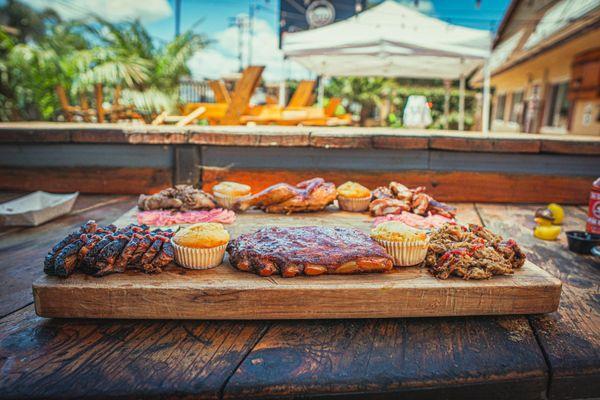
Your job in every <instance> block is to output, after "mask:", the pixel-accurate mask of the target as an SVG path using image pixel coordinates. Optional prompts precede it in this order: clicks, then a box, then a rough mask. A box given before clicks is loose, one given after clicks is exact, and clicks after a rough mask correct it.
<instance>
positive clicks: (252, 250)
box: [227, 226, 393, 278]
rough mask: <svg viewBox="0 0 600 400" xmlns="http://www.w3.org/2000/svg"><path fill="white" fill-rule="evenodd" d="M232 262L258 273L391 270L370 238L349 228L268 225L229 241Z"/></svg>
mask: <svg viewBox="0 0 600 400" xmlns="http://www.w3.org/2000/svg"><path fill="white" fill-rule="evenodd" d="M227 252H228V253H229V260H230V262H231V264H232V265H233V266H234V267H236V268H237V269H239V270H241V271H247V272H253V273H255V274H258V275H261V276H270V275H282V276H283V277H286V278H290V277H294V276H297V275H310V276H314V275H322V274H356V273H364V272H385V271H389V270H391V269H392V266H393V265H392V260H391V257H390V256H389V255H388V254H387V253H386V252H385V249H384V248H383V247H381V246H380V245H379V244H378V243H377V242H375V241H374V240H373V239H371V238H370V237H368V236H367V235H365V234H364V233H362V232H360V231H357V230H355V229H350V228H326V227H322V226H304V227H268V228H262V229H260V230H258V231H256V232H253V233H247V234H244V235H241V236H239V237H238V238H236V239H234V240H232V241H230V242H229V244H228V246H227Z"/></svg>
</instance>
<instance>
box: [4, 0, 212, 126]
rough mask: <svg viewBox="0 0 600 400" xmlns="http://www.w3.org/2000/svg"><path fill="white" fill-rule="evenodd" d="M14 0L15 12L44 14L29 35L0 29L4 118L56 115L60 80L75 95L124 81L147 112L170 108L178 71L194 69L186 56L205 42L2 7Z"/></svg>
mask: <svg viewBox="0 0 600 400" xmlns="http://www.w3.org/2000/svg"><path fill="white" fill-rule="evenodd" d="M9 6H10V7H12V8H11V9H10V10H13V11H14V10H16V11H18V13H17V14H18V15H21V14H24V13H25V14H27V13H29V14H31V15H32V16H31V17H30V18H29V19H30V20H31V21H44V22H43V23H42V24H41V25H40V24H36V25H35V29H33V28H32V29H30V30H31V32H32V33H31V34H28V36H27V37H28V38H29V39H28V40H27V41H19V38H16V37H13V36H11V35H9V34H7V33H5V32H2V31H0V89H1V90H0V119H2V120H7V119H15V118H19V119H52V118H54V117H55V116H56V115H57V112H58V110H59V109H60V107H59V104H58V99H57V98H56V95H55V89H54V88H55V86H56V85H58V84H60V85H62V86H63V87H65V88H66V89H67V90H68V92H69V95H70V96H71V99H72V100H73V99H76V98H79V96H80V95H82V94H89V93H91V92H92V90H93V87H94V85H95V84H97V83H101V84H102V85H103V86H105V87H116V86H117V85H119V86H121V87H122V89H123V90H122V99H121V103H122V104H133V105H135V107H136V108H137V109H138V111H141V112H142V113H147V114H150V113H154V112H158V111H162V110H168V111H173V110H174V109H175V108H176V107H177V105H178V99H179V96H178V90H179V79H180V77H182V76H185V75H189V74H190V71H189V69H188V67H187V62H188V61H189V59H190V58H191V57H192V55H193V54H194V53H195V52H196V51H197V50H199V49H201V48H202V47H204V46H205V45H206V43H207V42H206V40H205V39H204V38H203V36H201V35H198V34H195V33H193V32H191V31H189V32H185V33H183V34H182V35H180V36H178V37H176V38H175V39H173V40H172V41H170V42H168V43H166V44H161V43H157V42H156V41H155V40H153V39H152V38H151V37H150V35H149V34H148V32H147V31H146V30H145V28H144V27H143V25H142V24H141V23H140V22H139V21H131V22H125V23H118V24H115V23H111V22H109V21H106V20H103V19H101V18H97V19H96V20H95V21H93V22H89V23H85V24H84V23H81V22H71V23H65V22H61V21H60V20H59V19H58V18H57V17H56V18H49V17H48V16H51V15H55V14H53V13H52V12H51V11H44V12H43V13H38V14H36V13H35V12H34V11H33V10H31V9H28V7H27V6H24V5H22V4H21V3H18V2H16V1H9V2H8V3H7V5H6V6H4V8H2V9H0V12H2V11H6V10H7V9H8V7H9ZM23 10H26V11H23ZM16 11H15V12H16ZM15 18H16V17H15ZM74 103H75V102H74Z"/></svg>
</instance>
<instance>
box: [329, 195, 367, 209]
mask: <svg viewBox="0 0 600 400" xmlns="http://www.w3.org/2000/svg"><path fill="white" fill-rule="evenodd" d="M337 200H338V205H339V206H340V209H341V210H344V211H351V212H362V211H366V210H367V209H368V208H369V204H370V203H371V196H369V197H361V198H358V199H356V198H351V197H344V196H338V197H337Z"/></svg>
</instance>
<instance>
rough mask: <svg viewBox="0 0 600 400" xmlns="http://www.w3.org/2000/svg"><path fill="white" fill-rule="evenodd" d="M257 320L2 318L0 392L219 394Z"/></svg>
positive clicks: (255, 332)
mask: <svg viewBox="0 0 600 400" xmlns="http://www.w3.org/2000/svg"><path fill="white" fill-rule="evenodd" d="M265 329H266V325H265V324H264V323H261V322H195V321H170V322H166V321H162V322H161V321H155V322H149V321H107V320H104V321H94V320H85V321H82V320H70V321H64V320H46V319H43V318H39V317H37V316H36V315H35V313H34V311H33V307H27V308H25V309H23V310H20V311H18V312H16V313H14V314H12V315H10V316H8V317H6V318H4V319H2V320H0V368H1V369H2V374H0V398H3V399H4V398H44V399H46V398H55V399H66V398H76V399H86V398H94V399H97V398H102V399H108V398H119V399H122V398H132V399H139V398H144V399H146V398H152V399H164V398H194V399H219V398H220V392H221V390H222V387H223V386H224V383H225V381H226V379H227V378H228V377H229V376H231V374H232V373H233V371H234V370H235V368H236V366H237V365H238V364H239V363H240V362H241V361H242V359H243V358H244V357H245V356H246V355H247V353H248V352H249V351H250V349H251V348H252V347H253V345H254V344H255V343H256V341H257V340H258V339H259V338H260V337H261V335H262V334H263V333H264V331H265Z"/></svg>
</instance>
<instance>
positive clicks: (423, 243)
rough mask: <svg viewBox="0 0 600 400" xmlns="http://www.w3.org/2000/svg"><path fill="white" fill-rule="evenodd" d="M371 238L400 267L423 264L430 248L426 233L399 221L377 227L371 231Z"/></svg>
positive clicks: (388, 222)
mask: <svg viewBox="0 0 600 400" xmlns="http://www.w3.org/2000/svg"><path fill="white" fill-rule="evenodd" d="M371 238H373V239H374V240H375V241H376V242H377V243H379V244H380V245H382V246H383V247H384V248H385V251H386V252H387V253H388V254H389V255H390V256H392V258H393V259H394V265H395V266H398V267H408V266H411V265H417V264H420V263H422V262H423V261H424V260H425V256H426V255H427V249H428V248H429V237H428V236H427V233H426V232H425V231H422V230H419V229H415V228H412V227H410V226H408V225H406V224H403V223H402V222H398V221H386V222H382V223H381V224H379V225H377V226H376V227H375V228H373V229H372V230H371Z"/></svg>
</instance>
